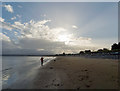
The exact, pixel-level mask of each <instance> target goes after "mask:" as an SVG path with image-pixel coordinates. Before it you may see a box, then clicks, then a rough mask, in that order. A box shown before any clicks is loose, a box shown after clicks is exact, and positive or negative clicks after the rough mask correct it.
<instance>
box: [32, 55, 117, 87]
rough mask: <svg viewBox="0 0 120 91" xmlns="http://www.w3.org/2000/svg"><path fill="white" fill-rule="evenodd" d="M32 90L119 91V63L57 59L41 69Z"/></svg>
mask: <svg viewBox="0 0 120 91" xmlns="http://www.w3.org/2000/svg"><path fill="white" fill-rule="evenodd" d="M31 88H35V89H117V88H118V61H117V60H111V59H90V58H80V57H57V59H56V61H51V62H50V63H49V64H47V65H45V66H43V67H42V68H40V70H39V72H38V73H37V75H36V77H35V79H34V80H33V85H32V86H31Z"/></svg>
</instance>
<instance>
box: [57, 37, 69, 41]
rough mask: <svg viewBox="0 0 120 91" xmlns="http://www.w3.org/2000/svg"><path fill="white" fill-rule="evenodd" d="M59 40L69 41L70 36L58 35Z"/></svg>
mask: <svg viewBox="0 0 120 91" xmlns="http://www.w3.org/2000/svg"><path fill="white" fill-rule="evenodd" d="M58 41H61V42H68V41H69V37H68V36H67V35H59V36H58Z"/></svg>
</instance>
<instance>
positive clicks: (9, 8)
mask: <svg viewBox="0 0 120 91" xmlns="http://www.w3.org/2000/svg"><path fill="white" fill-rule="evenodd" d="M3 7H5V8H6V10H7V11H8V12H10V13H13V12H14V11H13V7H12V6H11V5H3Z"/></svg>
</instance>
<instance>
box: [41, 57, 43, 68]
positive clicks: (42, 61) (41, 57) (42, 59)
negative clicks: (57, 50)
mask: <svg viewBox="0 0 120 91" xmlns="http://www.w3.org/2000/svg"><path fill="white" fill-rule="evenodd" d="M41 66H43V57H41Z"/></svg>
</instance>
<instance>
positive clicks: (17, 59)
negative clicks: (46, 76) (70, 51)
mask: <svg viewBox="0 0 120 91" xmlns="http://www.w3.org/2000/svg"><path fill="white" fill-rule="evenodd" d="M40 58H41V56H3V57H2V69H0V71H1V72H2V89H9V88H11V87H12V86H14V84H18V87H19V83H20V81H21V82H25V81H26V84H27V83H29V80H27V79H28V78H29V79H33V78H34V77H35V74H36V72H37V70H40V68H41V67H42V66H41V62H40ZM43 58H44V63H43V66H45V65H46V64H47V63H48V62H50V61H51V60H52V59H55V57H43ZM23 87H24V86H23ZM16 88H17V87H16Z"/></svg>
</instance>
